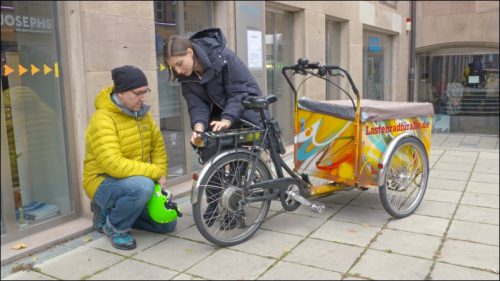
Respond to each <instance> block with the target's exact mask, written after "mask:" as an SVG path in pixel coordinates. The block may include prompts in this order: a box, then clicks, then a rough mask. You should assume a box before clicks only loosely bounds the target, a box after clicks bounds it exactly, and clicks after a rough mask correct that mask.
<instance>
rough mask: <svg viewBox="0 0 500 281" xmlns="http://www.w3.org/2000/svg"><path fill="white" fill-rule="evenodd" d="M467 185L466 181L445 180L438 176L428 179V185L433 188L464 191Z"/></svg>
mask: <svg viewBox="0 0 500 281" xmlns="http://www.w3.org/2000/svg"><path fill="white" fill-rule="evenodd" d="M466 185H467V182H466V181H456V180H444V179H436V178H429V180H428V181H427V187H428V188H432V189H444V190H454V191H463V190H464V189H465V186H466Z"/></svg>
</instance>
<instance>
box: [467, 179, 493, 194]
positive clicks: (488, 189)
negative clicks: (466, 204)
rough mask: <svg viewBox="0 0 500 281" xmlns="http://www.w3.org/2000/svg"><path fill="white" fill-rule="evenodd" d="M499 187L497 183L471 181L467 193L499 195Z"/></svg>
mask: <svg viewBox="0 0 500 281" xmlns="http://www.w3.org/2000/svg"><path fill="white" fill-rule="evenodd" d="M498 191H499V187H498V184H496V183H485V182H473V181H470V182H469V184H467V188H466V189H465V192H473V193H485V194H494V195H497V196H498V194H499V192H498Z"/></svg>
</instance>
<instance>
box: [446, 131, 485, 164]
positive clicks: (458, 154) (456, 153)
mask: <svg viewBox="0 0 500 281" xmlns="http://www.w3.org/2000/svg"><path fill="white" fill-rule="evenodd" d="M466 138H467V136H466ZM443 155H444V156H455V157H465V158H468V159H472V158H476V157H478V155H479V152H475V151H462V150H446V151H445V152H444V154H443Z"/></svg>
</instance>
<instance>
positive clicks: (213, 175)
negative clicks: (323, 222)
mask: <svg viewBox="0 0 500 281" xmlns="http://www.w3.org/2000/svg"><path fill="white" fill-rule="evenodd" d="M282 74H283V75H284V77H285V79H286V81H287V82H288V84H289V85H290V87H291V88H292V89H293V93H294V97H295V109H294V116H293V117H294V168H293V169H292V168H290V167H289V166H288V165H287V164H286V163H285V161H284V160H283V159H282V155H283V154H284V153H285V148H284V145H283V142H282V140H281V131H280V127H279V124H278V122H277V121H276V120H274V119H273V118H266V115H265V113H264V111H265V110H267V109H268V107H269V105H271V104H272V103H274V102H276V101H277V97H276V96H274V95H269V96H265V97H247V98H245V99H243V100H242V105H243V107H244V108H245V110H255V111H258V112H260V115H261V118H262V120H263V122H264V126H263V128H257V127H253V128H252V127H250V128H245V129H238V130H226V131H220V132H206V133H204V134H203V135H202V137H201V138H200V142H199V143H198V145H199V146H204V147H211V148H215V147H216V148H218V150H219V152H218V153H216V154H215V155H214V156H213V157H212V158H211V159H210V160H209V161H207V162H206V163H205V165H204V166H203V168H202V169H201V170H200V172H199V173H197V174H193V186H192V194H191V203H192V207H193V218H194V221H195V224H196V226H197V228H198V230H199V231H200V233H201V234H202V235H203V237H205V238H206V239H207V240H208V241H210V242H212V243H214V244H217V245H220V246H232V245H236V244H239V243H242V242H244V241H246V240H247V239H249V238H250V237H251V236H252V235H253V234H254V233H255V232H256V231H257V230H258V229H259V227H260V226H261V225H262V223H263V222H264V221H265V220H266V216H267V214H268V211H269V208H270V205H271V202H272V201H279V202H281V205H282V208H283V210H284V211H287V212H292V211H294V210H296V209H297V208H298V207H299V206H300V205H301V204H303V205H305V206H308V207H309V208H310V209H311V210H312V211H313V212H318V213H321V212H322V211H323V210H324V209H325V205H324V204H323V203H321V202H319V201H317V200H316V201H314V199H315V198H319V197H323V196H328V195H331V194H333V193H334V192H336V191H339V190H343V189H348V188H349V189H350V188H358V189H361V190H367V189H369V188H378V189H379V195H380V200H381V203H382V205H383V207H384V209H385V210H386V211H387V212H388V213H389V214H390V215H391V216H393V217H394V218H404V217H407V216H409V215H411V214H412V213H413V212H414V211H415V210H416V209H417V207H418V206H419V204H420V203H421V202H422V199H423V197H424V194H425V191H426V187H427V179H428V176H429V161H428V159H429V152H430V145H431V125H432V116H433V107H432V104H430V103H409V102H388V101H375V100H365V99H361V98H360V95H359V92H358V90H357V88H356V86H355V84H354V82H353V80H352V78H351V76H350V74H349V73H348V72H347V71H346V70H344V69H342V68H340V67H338V66H330V65H320V64H319V63H309V61H308V60H306V59H299V60H298V63H297V64H294V65H291V66H285V67H284V68H283V69H282ZM290 74H293V75H300V76H301V77H303V81H302V82H301V83H300V85H299V86H298V87H297V88H295V86H294V83H293V82H292V79H291V77H290ZM313 77H315V78H319V79H323V80H325V81H326V82H327V83H331V84H333V85H334V86H336V87H337V88H338V89H339V90H341V91H342V92H343V93H345V94H346V95H347V97H348V98H349V99H344V100H334V101H333V100H328V101H316V100H312V99H308V98H306V97H301V98H298V94H299V89H300V87H301V86H302V84H303V83H304V82H305V81H306V80H308V79H309V78H313ZM334 77H335V78H337V77H338V78H342V77H343V78H347V81H348V82H349V84H350V88H351V89H350V91H347V90H345V89H343V88H342V87H341V86H340V85H339V84H338V83H335V82H333V81H332V80H333V79H332V78H334ZM351 93H353V94H354V96H355V99H353V97H352V95H351Z"/></svg>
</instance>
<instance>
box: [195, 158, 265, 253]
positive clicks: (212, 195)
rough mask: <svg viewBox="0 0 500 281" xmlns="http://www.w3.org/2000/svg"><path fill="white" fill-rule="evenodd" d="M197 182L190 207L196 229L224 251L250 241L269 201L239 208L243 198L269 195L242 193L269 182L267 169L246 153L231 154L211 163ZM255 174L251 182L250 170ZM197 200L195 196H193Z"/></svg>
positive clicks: (261, 192)
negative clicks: (249, 186)
mask: <svg viewBox="0 0 500 281" xmlns="http://www.w3.org/2000/svg"><path fill="white" fill-rule="evenodd" d="M207 165H210V168H209V169H208V170H207V172H206V173H204V176H202V178H199V179H198V181H199V189H198V194H197V196H198V198H197V199H198V200H197V202H196V203H195V204H194V205H193V217H194V221H195V224H196V227H197V228H198V230H199V231H200V233H201V234H202V235H203V237H205V239H207V240H208V241H210V242H212V243H214V244H216V245H219V246H223V247H228V246H233V245H236V244H240V243H242V242H244V241H246V240H247V239H249V238H250V237H251V236H252V235H253V234H254V233H255V232H256V231H257V230H258V229H259V227H260V225H261V224H262V222H263V221H264V219H265V218H266V216H267V212H268V211H269V206H270V204H271V202H270V200H265V201H259V202H253V203H248V204H246V205H244V206H241V205H240V204H239V202H240V200H241V199H242V198H244V197H245V198H252V197H259V196H262V195H267V194H269V190H268V189H263V188H261V189H252V190H244V188H242V187H244V186H245V184H246V183H247V181H251V184H255V183H257V182H261V181H264V180H269V179H271V173H270V171H269V169H268V167H267V166H266V165H265V164H264V163H263V162H262V161H261V160H260V159H258V160H257V161H256V160H255V156H251V155H250V154H249V153H231V154H228V155H227V156H224V157H222V158H220V159H218V160H216V161H214V162H210V163H208V164H207ZM254 166H255V172H254V175H253V177H252V178H251V179H250V173H251V171H252V167H254ZM195 196H196V195H195Z"/></svg>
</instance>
